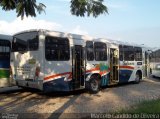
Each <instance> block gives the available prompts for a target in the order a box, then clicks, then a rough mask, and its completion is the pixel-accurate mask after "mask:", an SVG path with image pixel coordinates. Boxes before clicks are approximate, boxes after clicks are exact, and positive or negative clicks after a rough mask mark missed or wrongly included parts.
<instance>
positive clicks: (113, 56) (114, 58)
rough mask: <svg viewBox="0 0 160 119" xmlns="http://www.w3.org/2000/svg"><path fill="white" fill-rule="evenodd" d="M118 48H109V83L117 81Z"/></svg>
mask: <svg viewBox="0 0 160 119" xmlns="http://www.w3.org/2000/svg"><path fill="white" fill-rule="evenodd" d="M118 62H119V59H118V50H117V49H113V48H110V84H116V83H118V82H119V75H118V74H119V63H118Z"/></svg>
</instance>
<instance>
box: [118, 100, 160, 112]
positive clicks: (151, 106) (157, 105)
mask: <svg viewBox="0 0 160 119" xmlns="http://www.w3.org/2000/svg"><path fill="white" fill-rule="evenodd" d="M118 113H129V114H134V113H138V114H139V113H160V99H158V100H151V101H143V102H141V103H139V104H137V105H134V106H132V108H130V109H128V110H125V109H123V110H121V111H120V112H118Z"/></svg>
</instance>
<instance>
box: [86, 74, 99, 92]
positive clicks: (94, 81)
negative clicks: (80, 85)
mask: <svg viewBox="0 0 160 119" xmlns="http://www.w3.org/2000/svg"><path fill="white" fill-rule="evenodd" d="M99 89H100V83H99V79H98V76H92V77H91V79H90V81H89V91H90V93H92V94H95V93H98V92H99Z"/></svg>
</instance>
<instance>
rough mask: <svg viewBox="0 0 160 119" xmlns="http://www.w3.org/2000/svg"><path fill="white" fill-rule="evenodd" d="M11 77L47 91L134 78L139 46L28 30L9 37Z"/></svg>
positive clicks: (95, 87) (93, 87)
mask: <svg viewBox="0 0 160 119" xmlns="http://www.w3.org/2000/svg"><path fill="white" fill-rule="evenodd" d="M12 50H13V55H14V56H13V61H14V67H12V69H13V77H14V79H15V80H16V84H17V85H18V86H21V87H30V88H36V89H40V90H42V91H44V92H50V91H73V90H78V89H88V90H89V91H90V92H92V93H97V92H98V91H99V89H100V87H101V86H107V85H115V84H118V83H125V82H131V81H134V82H136V83H139V82H140V81H141V79H142V75H143V55H142V48H141V47H139V46H132V45H125V44H115V43H112V42H111V41H109V40H106V39H94V38H92V37H89V36H81V35H75V34H68V33H62V32H55V31H47V30H30V31H24V32H20V33H17V34H15V35H14V36H13V41H12Z"/></svg>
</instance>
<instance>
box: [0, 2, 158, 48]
mask: <svg viewBox="0 0 160 119" xmlns="http://www.w3.org/2000/svg"><path fill="white" fill-rule="evenodd" d="M37 2H38V3H39V2H41V3H43V4H45V5H46V9H45V13H42V14H37V17H36V18H31V17H29V18H24V19H23V20H21V18H17V17H16V13H15V11H7V12H6V11H2V10H1V9H0V34H10V35H12V34H14V33H17V32H19V31H23V30H29V29H47V30H54V31H62V32H70V33H75V34H81V35H90V36H92V37H97V38H109V39H113V40H119V41H123V42H129V43H136V44H140V45H145V46H149V47H153V48H159V47H160V13H159V12H160V0H104V4H105V5H106V6H107V7H108V11H109V14H102V15H100V16H99V17H97V18H94V17H87V16H86V17H77V16H73V15H71V13H70V0H37Z"/></svg>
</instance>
